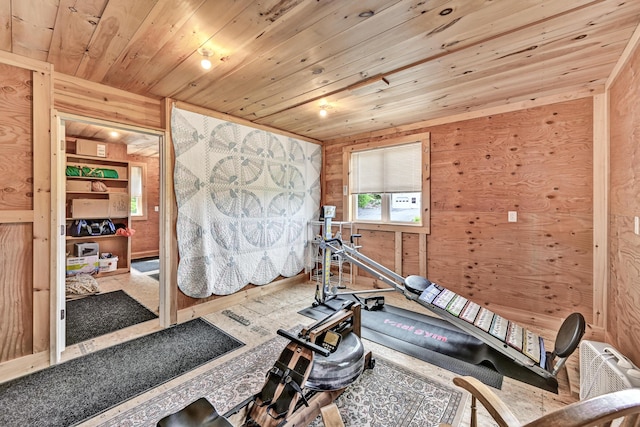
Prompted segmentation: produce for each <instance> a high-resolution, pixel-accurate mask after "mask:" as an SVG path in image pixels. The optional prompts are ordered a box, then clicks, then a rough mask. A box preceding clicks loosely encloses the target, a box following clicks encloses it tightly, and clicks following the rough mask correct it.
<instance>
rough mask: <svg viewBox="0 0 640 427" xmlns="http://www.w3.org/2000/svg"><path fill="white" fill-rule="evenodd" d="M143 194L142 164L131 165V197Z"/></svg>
mask: <svg viewBox="0 0 640 427" xmlns="http://www.w3.org/2000/svg"><path fill="white" fill-rule="evenodd" d="M141 196H142V168H141V167H140V166H132V167H131V197H141Z"/></svg>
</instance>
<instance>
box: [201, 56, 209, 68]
mask: <svg viewBox="0 0 640 427" xmlns="http://www.w3.org/2000/svg"><path fill="white" fill-rule="evenodd" d="M200 65H202V68H204V69H205V70H208V69H209V68H211V61H209V58H202V61H200Z"/></svg>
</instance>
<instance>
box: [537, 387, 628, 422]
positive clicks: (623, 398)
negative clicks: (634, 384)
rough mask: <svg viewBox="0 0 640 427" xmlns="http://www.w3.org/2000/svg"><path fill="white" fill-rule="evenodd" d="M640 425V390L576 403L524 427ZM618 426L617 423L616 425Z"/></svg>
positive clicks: (624, 391)
mask: <svg viewBox="0 0 640 427" xmlns="http://www.w3.org/2000/svg"><path fill="white" fill-rule="evenodd" d="M614 420H618V421H619V422H621V424H619V425H620V426H622V427H629V426H640V388H631V389H627V390H621V391H616V392H613V393H609V394H603V395H600V396H597V397H594V398H592V399H587V400H582V401H580V402H575V403H573V404H571V405H568V406H565V407H564V408H562V409H559V410H557V411H554V412H551V413H549V414H547V415H544V416H543V417H541V418H538V419H537V420H535V421H532V422H530V423H528V424H525V426H527V427H542V426H564V427H587V426H609V425H611V422H612V421H614ZM617 425H618V424H617Z"/></svg>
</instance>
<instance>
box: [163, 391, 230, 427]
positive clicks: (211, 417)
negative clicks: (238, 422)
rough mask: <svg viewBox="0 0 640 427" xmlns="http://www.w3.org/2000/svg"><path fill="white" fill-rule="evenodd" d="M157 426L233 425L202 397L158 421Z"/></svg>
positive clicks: (213, 426)
mask: <svg viewBox="0 0 640 427" xmlns="http://www.w3.org/2000/svg"><path fill="white" fill-rule="evenodd" d="M157 427H233V425H232V424H231V423H230V422H229V421H228V420H227V419H226V418H224V417H221V416H220V415H219V414H218V411H216V408H214V407H213V405H212V404H211V403H209V401H208V400H207V399H205V398H204V397H201V398H200V399H198V400H196V401H195V402H193V403H190V404H189V405H187V406H186V407H185V408H183V409H181V410H179V411H178V412H176V413H173V414H171V415H167V416H166V417H164V418H163V419H161V420H160V421H158V424H157Z"/></svg>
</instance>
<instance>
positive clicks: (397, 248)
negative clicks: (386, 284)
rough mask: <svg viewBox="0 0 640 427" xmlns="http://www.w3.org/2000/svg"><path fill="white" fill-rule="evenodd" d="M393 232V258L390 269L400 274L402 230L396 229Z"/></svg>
mask: <svg viewBox="0 0 640 427" xmlns="http://www.w3.org/2000/svg"><path fill="white" fill-rule="evenodd" d="M394 234H395V235H394V252H395V260H394V263H393V267H392V268H391V269H392V270H393V271H395V272H396V274H399V275H400V276H402V241H403V239H402V232H401V231H396V232H395V233H394Z"/></svg>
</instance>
